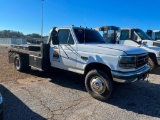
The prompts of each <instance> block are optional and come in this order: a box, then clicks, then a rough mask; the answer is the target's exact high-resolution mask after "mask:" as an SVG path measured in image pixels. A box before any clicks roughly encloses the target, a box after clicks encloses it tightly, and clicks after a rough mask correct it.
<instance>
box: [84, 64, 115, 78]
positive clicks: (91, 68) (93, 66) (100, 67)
mask: <svg viewBox="0 0 160 120" xmlns="http://www.w3.org/2000/svg"><path fill="white" fill-rule="evenodd" d="M93 69H101V70H104V71H105V72H106V73H107V74H108V75H109V77H110V78H111V79H112V75H111V69H110V68H109V67H108V66H106V65H104V64H102V63H90V64H88V65H87V66H86V68H85V72H84V74H85V75H86V74H87V73H88V72H89V71H90V70H93Z"/></svg>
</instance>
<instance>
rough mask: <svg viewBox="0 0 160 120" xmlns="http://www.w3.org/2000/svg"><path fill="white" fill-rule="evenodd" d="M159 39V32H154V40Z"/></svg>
mask: <svg viewBox="0 0 160 120" xmlns="http://www.w3.org/2000/svg"><path fill="white" fill-rule="evenodd" d="M159 39H160V32H155V40H159Z"/></svg>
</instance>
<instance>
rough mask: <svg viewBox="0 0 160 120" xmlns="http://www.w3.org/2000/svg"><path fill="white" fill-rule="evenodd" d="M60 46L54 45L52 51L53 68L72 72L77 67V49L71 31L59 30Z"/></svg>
mask: <svg viewBox="0 0 160 120" xmlns="http://www.w3.org/2000/svg"><path fill="white" fill-rule="evenodd" d="M58 40H59V44H58V45H54V44H52V45H51V46H52V47H51V50H50V61H51V66H53V67H57V68H61V69H65V70H70V71H72V70H73V69H74V68H75V67H76V61H77V56H76V54H75V52H76V51H77V47H76V44H75V41H74V39H73V36H72V32H71V30H70V29H60V30H58Z"/></svg>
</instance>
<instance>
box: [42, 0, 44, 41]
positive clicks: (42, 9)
mask: <svg viewBox="0 0 160 120" xmlns="http://www.w3.org/2000/svg"><path fill="white" fill-rule="evenodd" d="M41 2H42V21H41V22H42V23H41V40H42V39H43V2H44V0H41Z"/></svg>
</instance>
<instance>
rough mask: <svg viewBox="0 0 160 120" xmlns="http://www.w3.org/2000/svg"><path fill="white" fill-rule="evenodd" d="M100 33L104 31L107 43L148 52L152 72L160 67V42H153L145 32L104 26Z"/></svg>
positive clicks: (136, 29)
mask: <svg viewBox="0 0 160 120" xmlns="http://www.w3.org/2000/svg"><path fill="white" fill-rule="evenodd" d="M99 31H103V38H104V39H105V41H106V42H107V43H108V42H109V43H115V44H121V45H126V46H134V47H139V48H143V49H145V50H147V51H148V53H149V64H150V66H151V70H152V69H154V68H155V67H157V66H159V65H160V42H158V41H155V40H153V39H152V38H151V37H150V36H149V35H147V34H146V33H145V32H144V31H143V30H141V29H138V28H119V27H115V26H108V27H106V26H103V27H100V28H99Z"/></svg>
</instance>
